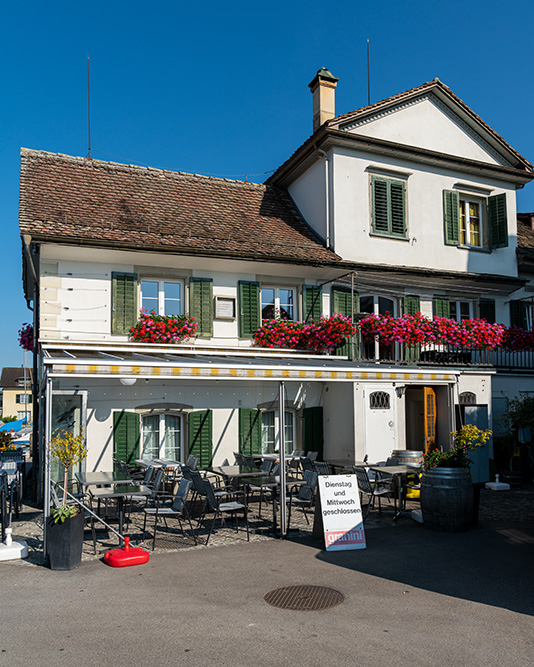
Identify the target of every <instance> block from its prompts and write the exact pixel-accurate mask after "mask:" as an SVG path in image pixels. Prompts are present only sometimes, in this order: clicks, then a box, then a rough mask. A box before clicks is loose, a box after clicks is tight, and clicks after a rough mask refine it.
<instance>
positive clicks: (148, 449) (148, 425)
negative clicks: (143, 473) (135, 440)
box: [141, 413, 183, 461]
mask: <svg viewBox="0 0 534 667" xmlns="http://www.w3.org/2000/svg"><path fill="white" fill-rule="evenodd" d="M141 428H142V434H141V443H142V447H141V458H142V459H157V458H165V459H172V460H174V461H183V456H182V440H183V438H182V417H181V416H180V415H170V414H165V413H162V414H156V415H146V416H144V417H143V419H142V424H141Z"/></svg>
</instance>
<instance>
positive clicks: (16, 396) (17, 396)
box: [15, 394, 20, 403]
mask: <svg viewBox="0 0 534 667" xmlns="http://www.w3.org/2000/svg"><path fill="white" fill-rule="evenodd" d="M15 403H20V394H15Z"/></svg>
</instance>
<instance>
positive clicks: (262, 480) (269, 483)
mask: <svg viewBox="0 0 534 667" xmlns="http://www.w3.org/2000/svg"><path fill="white" fill-rule="evenodd" d="M260 472H261V471H260ZM239 481H240V482H242V483H243V485H244V486H245V489H246V487H247V486H256V487H257V486H262V487H263V488H264V489H266V490H267V489H269V490H270V491H271V497H272V502H273V530H274V532H275V534H276V533H278V520H277V517H276V491H277V489H278V487H279V486H280V477H279V475H266V474H265V473H263V474H260V475H254V476H246V477H241V478H240V480H239ZM303 484H304V480H303V479H297V478H295V477H286V486H290V487H291V486H302V485H303ZM247 495H248V494H247ZM247 504H248V502H247Z"/></svg>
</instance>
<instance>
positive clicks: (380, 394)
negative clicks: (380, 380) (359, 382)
mask: <svg viewBox="0 0 534 667" xmlns="http://www.w3.org/2000/svg"><path fill="white" fill-rule="evenodd" d="M369 407H370V409H371V410H389V409H390V407H391V406H390V396H389V394H388V393H387V391H373V393H372V394H370V395H369Z"/></svg>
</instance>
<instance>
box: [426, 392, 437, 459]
mask: <svg viewBox="0 0 534 667" xmlns="http://www.w3.org/2000/svg"><path fill="white" fill-rule="evenodd" d="M423 397H424V403H423V404H424V420H425V454H426V453H427V452H429V451H431V450H432V449H435V448H436V418H437V415H436V392H435V391H434V390H433V389H432V387H423Z"/></svg>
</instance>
